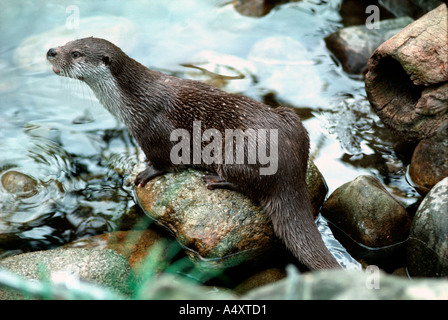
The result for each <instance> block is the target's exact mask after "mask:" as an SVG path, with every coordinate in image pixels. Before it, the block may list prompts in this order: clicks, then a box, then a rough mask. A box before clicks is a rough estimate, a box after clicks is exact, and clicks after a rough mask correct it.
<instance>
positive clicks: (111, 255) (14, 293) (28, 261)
mask: <svg viewBox="0 0 448 320" xmlns="http://www.w3.org/2000/svg"><path fill="white" fill-rule="evenodd" d="M0 269H3V270H8V271H10V272H11V273H13V274H16V275H18V276H20V277H22V278H23V279H25V280H34V281H38V280H40V281H42V280H46V279H47V280H50V281H51V282H53V283H60V282H64V283H66V286H67V285H68V286H70V285H71V286H72V291H73V292H71V293H70V292H69V291H65V290H62V291H56V290H55V291H51V290H50V289H49V287H48V289H47V291H46V294H47V295H49V296H46V298H52V299H55V298H65V299H67V298H88V297H89V295H90V293H88V292H84V295H82V294H81V295H80V296H76V294H77V293H76V291H77V290H76V288H77V286H78V283H80V284H79V287H82V285H81V284H82V283H87V284H91V285H95V286H99V287H102V288H104V289H106V291H107V290H111V292H115V293H116V294H118V295H121V294H124V295H128V294H131V293H132V291H131V289H130V287H129V285H130V284H131V282H132V281H133V280H134V274H133V272H132V271H131V268H130V266H129V264H128V263H127V262H126V260H125V259H124V258H123V257H122V256H120V255H119V254H117V253H115V252H114V251H112V250H109V249H104V250H97V249H57V250H47V251H35V252H29V253H23V254H19V255H16V256H12V257H9V258H5V259H3V260H1V261H0ZM25 292H26V290H25ZM25 292H20V291H18V290H12V289H7V288H5V287H2V286H1V285H0V300H5V299H21V298H24V297H29V296H27V295H26V294H25ZM58 292H59V293H61V292H63V294H64V296H59V297H58V296H53V294H56V295H57V293H58ZM40 293H41V294H37V293H36V292H34V294H35V295H36V296H35V297H36V298H45V297H44V296H42V294H45V292H40ZM78 294H79V292H78ZM112 296H113V294H111V295H110V297H112ZM90 298H92V296H90Z"/></svg>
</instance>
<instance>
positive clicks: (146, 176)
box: [134, 161, 168, 188]
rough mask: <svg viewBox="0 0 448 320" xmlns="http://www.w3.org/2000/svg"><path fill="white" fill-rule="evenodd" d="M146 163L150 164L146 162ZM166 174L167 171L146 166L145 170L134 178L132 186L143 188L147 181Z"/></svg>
mask: <svg viewBox="0 0 448 320" xmlns="http://www.w3.org/2000/svg"><path fill="white" fill-rule="evenodd" d="M148 163H150V162H149V161H148ZM167 172H168V170H159V169H156V168H154V166H153V165H148V166H147V167H146V169H145V170H143V171H142V172H140V173H139V174H138V175H137V176H136V177H135V180H134V184H135V185H136V186H139V187H142V188H143V187H144V186H145V185H146V184H147V183H148V182H149V181H151V180H152V179H154V178H155V177H158V176H161V175H163V174H165V173H167Z"/></svg>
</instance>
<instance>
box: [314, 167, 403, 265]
mask: <svg viewBox="0 0 448 320" xmlns="http://www.w3.org/2000/svg"><path fill="white" fill-rule="evenodd" d="M321 213H322V215H323V216H324V217H325V218H326V219H327V220H328V222H329V225H330V228H331V229H332V231H333V233H334V235H335V237H336V239H338V240H339V241H340V242H341V244H342V245H343V246H344V247H345V248H347V250H348V251H349V253H350V254H351V255H352V256H353V257H354V258H359V259H364V260H366V261H367V262H368V263H372V264H378V265H381V264H382V263H383V260H389V258H390V257H391V256H392V255H394V254H397V252H400V251H403V249H404V245H405V241H406V239H407V238H408V235H409V228H410V225H411V219H410V218H409V215H408V213H407V211H406V209H405V208H404V207H403V205H402V204H401V203H399V202H398V201H397V200H396V199H395V198H394V197H393V196H392V195H391V194H390V193H389V192H388V191H387V190H386V189H385V188H384V186H383V185H382V184H381V183H380V182H379V181H378V180H377V179H376V178H374V177H372V176H360V177H358V178H356V179H355V180H353V181H351V182H348V183H345V184H344V185H342V186H340V187H339V188H338V189H336V190H335V191H334V192H333V193H332V194H331V195H330V197H329V198H328V199H327V201H326V202H325V204H324V206H323V207H322V212H321Z"/></svg>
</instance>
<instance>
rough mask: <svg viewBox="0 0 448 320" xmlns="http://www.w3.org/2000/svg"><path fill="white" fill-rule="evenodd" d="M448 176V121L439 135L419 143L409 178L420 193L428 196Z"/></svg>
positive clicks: (410, 167) (413, 156)
mask: <svg viewBox="0 0 448 320" xmlns="http://www.w3.org/2000/svg"><path fill="white" fill-rule="evenodd" d="M447 176H448V121H447V122H446V123H445V124H444V125H442V126H441V128H440V130H439V131H438V133H437V134H436V135H435V136H433V137H431V138H429V139H425V140H422V141H420V142H419V143H418V145H417V147H416V148H415V150H414V154H413V155H412V159H411V164H410V166H409V177H410V178H411V180H412V184H413V186H414V188H416V189H417V190H418V191H419V193H421V194H426V193H428V192H429V190H431V188H432V187H433V186H434V185H435V184H436V183H437V182H439V181H440V180H442V179H443V178H445V177H447Z"/></svg>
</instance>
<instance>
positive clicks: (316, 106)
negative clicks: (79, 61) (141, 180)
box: [0, 0, 417, 256]
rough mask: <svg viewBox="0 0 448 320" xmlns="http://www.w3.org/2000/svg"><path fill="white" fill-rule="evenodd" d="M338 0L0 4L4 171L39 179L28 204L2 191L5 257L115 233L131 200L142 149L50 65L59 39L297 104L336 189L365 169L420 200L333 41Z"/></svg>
mask: <svg viewBox="0 0 448 320" xmlns="http://www.w3.org/2000/svg"><path fill="white" fill-rule="evenodd" d="M339 3H340V1H339V0H329V1H320V2H319V1H302V2H296V3H291V4H285V5H282V6H280V7H278V8H276V9H274V10H273V11H271V12H270V13H269V14H268V15H266V16H264V17H262V18H249V17H245V16H242V15H240V14H239V13H237V12H236V11H235V10H234V9H233V6H232V4H231V3H230V2H228V1H211V0H170V1H167V0H164V1H158V0H147V1H126V2H124V1H107V0H106V1H95V2H93V1H6V0H0V6H1V8H2V10H1V12H0V34H1V38H0V170H1V171H5V170H8V169H14V170H16V171H19V172H22V173H25V174H27V175H29V176H31V177H33V178H34V179H35V180H36V181H38V184H39V192H38V194H37V195H35V196H33V197H30V198H26V199H18V198H17V197H15V196H13V195H11V194H8V193H7V192H6V191H5V190H3V189H2V188H1V187H0V203H1V204H0V220H1V223H0V233H4V234H5V233H6V234H9V235H12V236H11V237H10V238H8V239H7V241H6V240H5V241H4V242H3V244H2V245H0V247H1V248H3V249H0V256H2V255H3V256H5V255H10V254H14V253H18V252H21V251H23V250H29V249H33V250H36V249H46V248H51V247H56V246H59V245H61V244H64V243H67V242H70V241H72V240H75V239H77V238H80V237H83V236H86V235H89V234H97V233H100V232H105V231H112V230H114V229H116V228H117V225H118V223H119V220H120V218H121V216H122V214H123V212H126V211H128V210H129V209H130V208H131V207H132V206H133V205H134V203H133V201H132V197H131V190H129V189H127V188H126V187H124V186H123V180H124V179H125V178H126V176H127V174H128V173H129V171H130V170H131V169H132V167H133V166H134V165H135V164H136V163H137V162H138V161H139V159H140V160H141V159H142V154H141V152H140V151H139V149H138V148H137V147H136V145H135V143H134V141H133V140H132V139H131V138H130V136H129V134H128V133H127V131H126V130H125V129H124V128H123V125H121V124H120V123H118V122H117V121H116V120H115V119H114V118H113V117H112V116H111V115H110V114H109V113H108V112H107V111H106V110H105V109H104V108H103V107H102V106H101V105H100V104H99V103H98V102H97V101H96V99H95V98H94V96H93V94H92V93H91V92H90V89H89V88H87V87H85V86H83V85H82V84H81V83H80V82H77V81H74V80H71V79H67V78H64V79H62V78H59V77H57V76H56V75H55V74H54V73H53V72H52V71H51V67H50V65H49V63H47V62H46V60H45V54H46V52H47V50H48V49H49V48H50V47H54V46H59V45H63V44H65V43H66V42H67V41H70V40H72V39H75V38H80V37H86V36H92V35H93V36H96V37H103V38H106V39H108V40H110V41H112V42H114V43H116V44H117V45H118V46H120V47H121V48H122V49H123V50H124V51H125V52H126V53H128V54H129V55H130V56H131V57H133V58H135V59H136V60H138V61H139V62H141V63H142V64H144V65H146V66H148V67H150V68H152V69H156V70H160V71H163V72H166V73H169V74H173V75H177V76H180V77H184V78H193V79H199V80H203V81H208V82H210V83H213V84H215V85H217V86H220V87H221V88H223V89H224V90H226V91H229V92H237V93H242V94H245V95H247V96H250V97H252V98H255V99H257V100H261V101H266V102H269V103H271V104H284V105H288V106H291V107H294V108H296V110H297V112H298V113H299V114H300V115H301V117H302V119H303V120H304V124H305V126H306V128H307V129H308V130H309V132H310V137H311V142H312V154H313V157H314V160H315V163H316V165H317V166H318V168H319V169H320V171H321V172H322V174H323V176H324V177H325V179H326V182H327V184H328V186H329V193H331V192H332V191H334V190H335V189H336V188H337V187H339V186H340V185H342V184H343V183H345V182H348V181H350V180H352V179H354V178H355V177H357V176H359V175H363V174H366V175H374V176H376V177H378V178H379V179H380V180H381V181H382V182H383V183H384V184H385V185H386V187H387V188H388V189H389V191H391V192H392V193H393V194H395V195H396V196H397V197H398V198H399V199H400V200H401V201H403V202H404V203H405V204H411V203H412V202H414V201H415V199H416V197H417V196H416V193H415V192H414V191H413V189H412V188H411V187H410V186H409V185H408V184H407V183H406V181H405V178H404V176H405V174H404V173H405V168H406V163H403V160H402V159H401V158H400V157H399V156H397V152H396V151H395V150H394V147H395V145H396V141H394V137H392V136H391V135H390V133H389V131H388V130H386V129H384V127H383V126H382V124H381V123H380V121H379V119H378V118H377V117H376V115H375V114H373V113H372V111H371V109H370V106H369V104H368V102H367V100H366V98H365V92H364V83H363V82H362V81H359V80H356V79H352V78H351V77H349V76H348V75H346V74H345V73H344V72H343V71H342V69H341V68H340V67H339V66H338V65H337V64H336V63H335V62H334V61H333V59H332V58H331V55H330V53H329V52H328V51H327V49H326V48H325V44H324V42H323V38H324V37H325V36H327V35H328V34H330V33H331V32H333V31H335V30H337V29H338V28H340V27H341V22H340V21H341V17H340V16H339V14H338V7H339ZM78 14H79V20H78V19H77V15H78ZM78 22H79V28H77V23H78ZM192 66H194V67H192Z"/></svg>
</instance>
